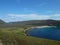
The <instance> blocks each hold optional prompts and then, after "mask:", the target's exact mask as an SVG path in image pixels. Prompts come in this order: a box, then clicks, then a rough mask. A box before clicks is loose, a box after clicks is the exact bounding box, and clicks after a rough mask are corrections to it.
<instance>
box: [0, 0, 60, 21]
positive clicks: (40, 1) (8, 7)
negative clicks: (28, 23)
mask: <svg viewBox="0 0 60 45" xmlns="http://www.w3.org/2000/svg"><path fill="white" fill-rule="evenodd" d="M0 19H2V20H4V21H6V22H14V21H25V20H42V19H43V20H45V19H56V20H60V0H0Z"/></svg>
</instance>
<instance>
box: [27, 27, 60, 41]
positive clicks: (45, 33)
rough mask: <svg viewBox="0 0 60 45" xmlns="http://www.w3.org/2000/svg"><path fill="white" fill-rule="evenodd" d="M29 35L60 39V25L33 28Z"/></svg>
mask: <svg viewBox="0 0 60 45" xmlns="http://www.w3.org/2000/svg"><path fill="white" fill-rule="evenodd" d="M27 35H28V36H34V37H39V38H46V39H51V40H59V41H60V27H46V28H33V29H31V30H29V31H28V34H27Z"/></svg>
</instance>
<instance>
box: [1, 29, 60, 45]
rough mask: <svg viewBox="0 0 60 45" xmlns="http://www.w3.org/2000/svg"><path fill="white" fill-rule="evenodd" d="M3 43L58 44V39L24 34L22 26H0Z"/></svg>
mask: <svg viewBox="0 0 60 45" xmlns="http://www.w3.org/2000/svg"><path fill="white" fill-rule="evenodd" d="M0 40H2V43H3V45H60V41H56V40H48V39H43V38H36V37H31V36H26V35H25V33H24V28H0Z"/></svg>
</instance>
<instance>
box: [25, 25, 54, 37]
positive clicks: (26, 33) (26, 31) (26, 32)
mask: <svg viewBox="0 0 60 45" xmlns="http://www.w3.org/2000/svg"><path fill="white" fill-rule="evenodd" d="M45 27H51V26H35V27H30V28H28V29H26V30H24V33H25V35H26V36H28V31H29V30H30V29H33V28H45ZM52 27H54V26H52Z"/></svg>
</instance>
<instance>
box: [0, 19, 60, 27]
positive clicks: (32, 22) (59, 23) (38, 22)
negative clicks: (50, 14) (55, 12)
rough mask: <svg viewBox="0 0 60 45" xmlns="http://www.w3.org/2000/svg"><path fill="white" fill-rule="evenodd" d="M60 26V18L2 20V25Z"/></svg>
mask: <svg viewBox="0 0 60 45" xmlns="http://www.w3.org/2000/svg"><path fill="white" fill-rule="evenodd" d="M45 25H49V26H53V25H54V26H60V20H51V19H49V20H29V21H18V22H9V23H5V22H4V21H2V20H0V27H26V26H45Z"/></svg>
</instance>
